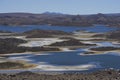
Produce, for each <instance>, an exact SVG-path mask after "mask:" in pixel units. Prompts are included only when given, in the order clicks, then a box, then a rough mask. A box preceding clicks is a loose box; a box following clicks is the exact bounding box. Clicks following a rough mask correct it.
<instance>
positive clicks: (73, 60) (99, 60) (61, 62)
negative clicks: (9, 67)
mask: <svg viewBox="0 0 120 80" xmlns="http://www.w3.org/2000/svg"><path fill="white" fill-rule="evenodd" d="M83 52H85V51H84V50H82V49H81V50H80V49H79V50H78V51H67V52H49V54H48V53H43V54H47V55H36V54H22V55H12V56H10V58H11V59H12V58H13V59H15V58H16V59H17V60H19V59H20V58H19V57H22V59H23V60H24V59H27V60H30V61H29V62H30V63H31V62H32V63H36V64H39V65H41V64H40V63H41V62H43V63H47V64H48V65H47V66H49V65H53V66H78V65H84V64H91V65H92V64H94V65H96V67H95V68H94V67H93V68H90V69H88V70H87V71H95V70H100V69H108V68H114V69H119V68H120V62H119V61H120V55H114V53H108V54H101V55H86V56H85V55H80V54H81V53H83ZM40 54H41V53H40ZM116 54H119V53H116ZM53 68H54V67H53ZM38 70H39V69H38ZM53 71H54V70H53ZM76 71H79V70H76ZM80 71H84V70H80ZM85 71H86V70H85Z"/></svg>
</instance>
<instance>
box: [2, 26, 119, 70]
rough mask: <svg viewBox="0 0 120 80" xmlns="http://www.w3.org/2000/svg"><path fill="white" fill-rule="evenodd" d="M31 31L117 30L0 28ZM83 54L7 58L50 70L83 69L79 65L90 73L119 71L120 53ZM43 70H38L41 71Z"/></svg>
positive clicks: (103, 29) (103, 28) (99, 29)
mask: <svg viewBox="0 0 120 80" xmlns="http://www.w3.org/2000/svg"><path fill="white" fill-rule="evenodd" d="M33 29H43V30H61V31H65V32H73V31H78V30H85V31H90V32H109V31H114V30H117V29H118V28H113V27H106V26H104V25H95V26H93V27H65V26H48V25H37V26H36V25H29V26H16V27H15V26H2V25H1V26H0V30H5V31H12V32H24V31H28V30H33ZM100 44H102V45H108V46H113V45H112V44H111V43H109V42H100ZM84 52H85V50H84V49H78V50H76V51H67V52H49V53H43V54H46V55H36V54H21V55H11V56H10V57H8V58H9V59H13V60H15V59H16V60H19V59H21V60H28V62H30V63H36V64H38V65H40V66H43V64H45V65H46V66H48V67H47V68H52V69H54V68H56V67H57V66H58V67H60V69H62V68H63V67H66V66H67V67H66V69H69V68H71V66H72V68H74V67H75V68H74V69H78V68H83V66H81V65H84V66H85V67H86V66H90V69H88V70H87V71H91V70H93V71H94V70H99V69H106V68H115V69H120V62H119V61H120V55H118V54H120V53H109V54H101V55H86V56H85V55H80V54H82V53H84ZM40 54H41V53H40ZM41 63H42V64H41ZM46 66H43V68H45V69H46ZM51 66H52V67H51ZM61 66H63V67H61ZM69 66H70V67H69ZM73 66H74V67H73ZM76 66H77V67H76ZM43 68H40V69H42V70H43ZM86 68H88V67H86ZM76 71H79V70H76ZM80 71H81V70H80ZM83 71H84V69H83Z"/></svg>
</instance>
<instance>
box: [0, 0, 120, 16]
mask: <svg viewBox="0 0 120 80" xmlns="http://www.w3.org/2000/svg"><path fill="white" fill-rule="evenodd" d="M46 11H50V12H60V13H65V14H95V13H120V0H0V13H7V12H30V13H43V12H46Z"/></svg>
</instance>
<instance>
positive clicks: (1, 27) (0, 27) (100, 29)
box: [0, 25, 118, 32]
mask: <svg viewBox="0 0 120 80" xmlns="http://www.w3.org/2000/svg"><path fill="white" fill-rule="evenodd" d="M33 29H42V30H60V31H65V32H73V31H77V30H85V31H90V32H109V31H114V30H117V29H118V28H115V27H107V26H104V25H95V26H91V27H76V26H49V25H27V26H4V25H0V30H4V31H12V32H25V31H28V30H33Z"/></svg>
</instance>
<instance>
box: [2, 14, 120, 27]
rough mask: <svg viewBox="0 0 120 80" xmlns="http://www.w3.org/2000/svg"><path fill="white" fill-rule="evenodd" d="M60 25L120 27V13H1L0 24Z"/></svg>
mask: <svg viewBox="0 0 120 80" xmlns="http://www.w3.org/2000/svg"><path fill="white" fill-rule="evenodd" d="M43 24H44V25H58V26H92V25H93V24H104V25H108V26H118V27H120V14H119V13H118V14H101V13H99V14H93V15H66V14H53V13H47V14H46V13H43V14H31V13H1V14H0V25H43Z"/></svg>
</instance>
